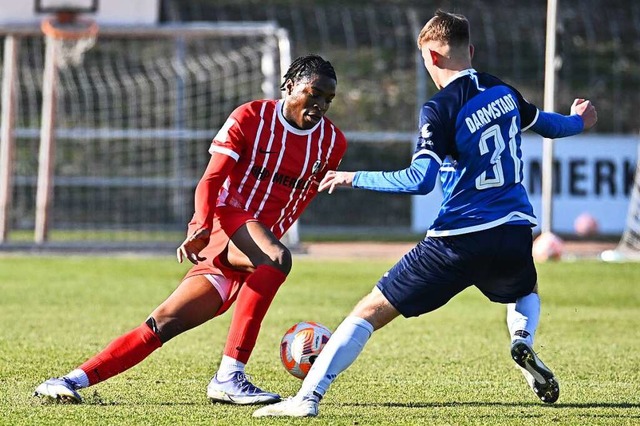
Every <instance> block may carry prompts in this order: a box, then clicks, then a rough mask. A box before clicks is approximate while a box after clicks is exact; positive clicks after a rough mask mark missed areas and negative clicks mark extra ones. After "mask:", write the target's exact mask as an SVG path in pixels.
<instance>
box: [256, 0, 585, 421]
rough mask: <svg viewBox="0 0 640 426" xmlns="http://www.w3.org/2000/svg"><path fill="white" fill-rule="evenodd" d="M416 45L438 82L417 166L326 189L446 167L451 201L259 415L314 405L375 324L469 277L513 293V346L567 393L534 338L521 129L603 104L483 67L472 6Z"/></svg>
mask: <svg viewBox="0 0 640 426" xmlns="http://www.w3.org/2000/svg"><path fill="white" fill-rule="evenodd" d="M418 47H419V48H420V50H421V52H422V57H423V58H424V64H425V67H426V68H427V71H428V72H429V74H430V76H431V78H432V79H433V81H434V83H435V84H436V86H437V87H438V88H439V89H440V91H439V92H438V93H437V94H436V95H435V96H433V98H432V99H431V100H429V101H428V102H427V103H426V104H424V106H423V107H422V111H421V113H420V124H419V129H420V130H419V132H420V133H419V135H418V141H417V146H416V149H415V154H414V155H413V158H412V162H411V165H410V166H409V167H408V168H406V169H404V170H399V171H390V172H368V171H361V172H335V171H330V172H328V173H327V175H326V177H325V178H324V179H323V181H322V182H321V183H320V188H319V189H320V190H321V191H322V190H326V189H328V190H329V193H331V192H332V191H333V189H334V188H335V187H337V186H352V187H354V188H363V189H369V190H373V191H383V192H392V193H409V194H427V193H429V192H430V191H431V190H432V189H433V188H434V186H435V182H436V179H437V177H438V174H439V175H440V180H441V182H442V189H443V193H444V200H443V201H442V205H441V208H440V211H439V213H438V216H437V217H436V219H435V221H434V222H433V224H432V225H431V227H430V228H429V230H428V231H427V235H426V237H425V239H424V240H422V241H420V242H419V243H418V244H417V245H416V247H415V248H413V249H412V250H411V251H410V252H409V253H407V254H406V255H405V256H404V257H403V258H402V259H400V261H399V262H398V263H397V264H396V265H395V266H393V267H392V268H391V269H390V270H389V271H388V272H386V273H385V274H384V275H383V277H382V278H381V279H380V281H379V282H378V284H377V285H376V286H375V287H374V289H373V291H372V292H371V293H370V294H369V295H367V296H365V297H364V298H363V299H362V300H361V301H360V302H359V303H358V304H357V305H356V307H355V308H354V309H353V311H352V312H351V314H350V315H349V316H348V317H347V318H346V319H345V320H344V321H343V322H342V323H341V324H340V326H339V327H338V328H337V329H336V331H335V332H334V333H333V335H332V337H331V339H329V342H328V343H327V345H326V346H325V348H324V349H323V351H322V352H321V354H320V356H319V357H318V358H317V359H316V361H315V363H314V365H313V367H312V368H311V370H310V372H309V374H308V375H307V377H306V378H305V380H304V382H303V384H302V386H301V388H300V390H299V392H298V393H297V394H296V396H294V397H293V398H290V399H287V400H285V401H282V402H280V403H277V404H274V405H269V406H266V407H263V408H261V409H259V410H257V411H256V412H254V416H256V417H262V416H292V417H309V416H316V415H317V414H318V404H319V402H320V400H321V399H322V397H323V395H324V394H325V393H326V391H327V389H328V388H329V386H330V385H331V383H332V382H333V381H334V380H335V378H336V376H337V375H338V374H340V373H341V372H342V371H344V370H345V369H346V368H347V367H348V366H349V365H351V363H352V362H353V361H354V360H355V359H356V358H357V357H358V355H359V354H360V352H361V351H362V349H363V347H364V345H365V344H366V342H367V341H368V339H369V338H370V336H371V334H372V333H373V331H374V330H378V329H380V328H381V327H383V326H384V325H386V324H388V323H389V322H390V321H391V320H393V319H394V318H396V317H397V316H399V315H403V316H405V317H413V316H418V315H422V314H424V313H427V312H430V311H433V310H435V309H437V308H439V307H441V306H443V305H444V304H446V303H447V302H448V301H449V300H450V299H451V298H452V297H454V296H455V295H456V294H458V293H460V292H461V291H463V290H464V289H465V288H467V287H469V286H471V285H474V286H476V287H477V288H478V289H479V290H480V291H481V292H482V293H483V294H484V295H485V296H486V297H487V298H488V299H489V300H491V301H493V302H498V303H504V304H506V306H507V326H508V329H509V333H510V335H511V357H512V358H513V360H514V361H515V362H516V364H517V365H518V366H519V367H520V369H521V370H522V372H523V374H524V376H525V378H526V379H527V382H528V384H529V385H530V387H531V388H532V389H533V391H534V392H535V393H536V395H537V396H538V397H539V398H540V399H541V400H542V401H543V402H546V403H553V402H555V401H556V400H557V399H558V396H559V393H560V388H559V384H558V381H557V380H556V378H555V377H554V375H553V372H552V371H551V370H550V369H549V368H548V367H546V366H545V365H544V363H543V362H542V361H541V360H540V358H538V356H537V355H536V353H535V352H534V351H533V349H532V348H533V337H534V334H535V331H536V328H537V325H538V321H539V318H540V299H539V297H538V294H537V274H536V268H535V265H534V262H533V258H532V255H531V248H532V227H533V226H535V225H536V224H537V220H536V217H535V215H534V213H533V208H532V206H531V203H530V202H529V199H528V196H527V193H526V190H525V188H524V186H523V185H522V180H523V176H522V171H523V168H522V152H521V134H522V132H523V131H524V130H527V129H531V130H533V131H534V132H536V133H538V134H540V135H542V136H544V137H549V138H560V137H566V136H571V135H576V134H578V133H580V132H582V131H583V130H585V129H589V128H590V127H592V126H593V125H594V124H595V123H596V121H597V114H596V110H595V108H594V106H593V105H592V104H591V103H590V102H589V101H588V100H585V99H576V100H575V101H574V103H573V105H572V107H571V115H568V116H565V115H561V114H556V113H549V112H543V111H540V110H538V108H536V107H535V106H534V105H533V104H531V103H529V102H527V100H525V99H524V98H523V97H522V95H521V94H520V93H519V92H518V91H517V90H516V89H515V88H513V87H511V86H509V85H508V84H506V83H504V82H503V81H501V80H500V79H498V78H496V77H494V76H492V75H489V74H486V73H480V72H477V71H476V70H474V69H473V68H472V66H471V58H472V56H473V46H472V45H471V44H470V39H469V22H468V21H467V19H466V18H465V17H464V16H461V15H457V14H452V13H447V12H443V11H440V10H439V11H437V12H436V13H435V16H434V17H433V18H431V19H430V20H429V22H427V24H426V25H425V26H424V28H423V29H422V31H421V32H420V35H419V36H418Z"/></svg>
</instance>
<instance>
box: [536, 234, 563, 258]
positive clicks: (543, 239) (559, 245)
mask: <svg viewBox="0 0 640 426" xmlns="http://www.w3.org/2000/svg"><path fill="white" fill-rule="evenodd" d="M563 251H564V242H563V241H562V240H561V239H560V237H558V236H557V235H555V234H553V233H551V232H543V233H542V234H540V235H539V236H538V238H536V239H535V240H534V241H533V252H532V253H531V254H532V255H533V259H534V260H535V261H536V262H546V261H548V260H560V258H562V252H563Z"/></svg>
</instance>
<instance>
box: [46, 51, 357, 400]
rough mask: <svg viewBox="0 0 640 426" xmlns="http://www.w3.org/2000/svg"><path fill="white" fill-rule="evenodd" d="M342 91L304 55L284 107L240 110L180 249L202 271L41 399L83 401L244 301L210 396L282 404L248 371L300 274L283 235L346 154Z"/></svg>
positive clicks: (274, 103)
mask: <svg viewBox="0 0 640 426" xmlns="http://www.w3.org/2000/svg"><path fill="white" fill-rule="evenodd" d="M336 84H337V78H336V74H335V71H334V69H333V67H332V66H331V63H330V62H328V61H325V60H324V59H323V58H321V57H320V56H317V55H308V56H303V57H300V58H298V59H296V60H295V61H294V62H293V63H292V64H291V66H290V67H289V69H288V70H287V73H286V74H285V75H284V82H283V84H282V86H281V90H283V91H284V93H285V96H284V98H283V99H282V100H256V101H252V102H249V103H246V104H244V105H241V106H240V107H238V108H236V110H235V111H233V113H232V114H231V115H230V116H229V118H228V119H227V121H226V123H225V124H224V125H223V126H222V128H221V129H220V131H219V132H218V134H217V135H216V136H215V137H214V139H213V141H212V143H211V146H210V148H209V152H210V153H211V159H210V161H209V164H208V166H207V169H206V171H205V173H204V175H203V177H202V178H201V180H200V182H199V183H198V185H197V187H196V191H195V214H194V216H193V219H192V220H191V222H190V223H189V229H188V233H187V238H186V239H185V241H184V242H183V243H182V244H181V245H180V247H179V248H178V249H177V257H178V261H179V262H182V261H183V260H184V259H187V260H189V261H191V262H192V263H194V266H193V267H192V268H191V269H190V270H189V271H188V272H187V274H186V275H185V277H184V279H183V280H182V282H181V283H180V285H179V286H178V287H177V288H176V290H175V291H174V292H173V293H172V294H171V295H170V296H169V297H168V298H167V299H166V300H165V301H164V302H163V303H161V304H160V306H158V307H157V308H156V309H155V310H154V311H153V312H152V313H151V315H150V316H149V317H148V318H147V320H146V321H145V322H144V323H142V324H141V325H140V326H138V327H137V328H135V329H133V330H132V331H130V332H128V333H126V334H124V335H122V336H120V337H119V338H117V339H115V340H114V341H112V342H111V343H110V344H109V345H108V346H107V347H106V348H105V349H104V350H103V351H102V352H100V353H98V354H96V355H95V356H93V357H92V358H90V359H89V360H87V361H86V362H85V363H83V364H82V365H80V366H79V367H77V368H76V369H74V370H72V371H71V372H69V374H67V375H65V376H63V377H59V378H52V379H49V380H47V381H45V382H43V383H42V384H40V385H39V386H38V387H37V388H36V391H35V394H36V395H38V396H43V397H47V398H51V399H55V400H57V401H61V402H72V403H78V402H81V401H82V398H81V396H80V394H79V393H78V392H77V391H78V389H81V388H85V387H88V386H92V385H95V384H96V383H99V382H101V381H104V380H106V379H108V378H110V377H112V376H114V375H116V374H119V373H121V372H123V371H125V370H127V369H129V368H131V367H133V366H134V365H136V364H138V363H139V362H140V361H142V360H143V359H145V358H146V357H147V356H149V355H150V354H151V353H152V352H153V351H154V350H156V349H158V348H159V347H160V346H162V345H163V344H164V343H165V342H167V341H168V340H170V339H171V338H173V337H175V336H177V335H178V334H180V333H182V332H184V331H187V330H189V329H191V328H194V327H196V326H198V325H200V324H203V323H204V322H206V321H208V320H210V319H211V318H214V317H216V316H218V315H221V314H222V313H224V312H225V311H226V310H227V309H228V308H229V307H230V306H231V304H233V303H234V302H235V303H236V307H235V310H234V313H233V318H232V320H231V325H230V328H229V333H228V336H227V341H226V345H225V348H224V353H223V357H222V361H221V363H220V366H219V368H218V371H217V372H216V374H215V375H214V377H213V378H212V379H211V382H210V383H209V385H208V387H207V396H208V397H209V399H211V400H212V401H214V402H217V401H219V402H229V403H235V404H261V403H271V402H276V401H278V400H279V399H280V396H279V395H277V394H275V393H271V392H266V391H263V390H262V389H260V388H258V387H257V386H255V385H253V384H252V383H251V382H250V381H249V380H248V379H247V376H246V375H245V372H244V369H245V364H246V363H247V361H248V360H249V357H250V355H251V352H252V350H253V348H254V346H255V343H256V340H257V337H258V333H259V331H260V325H261V323H262V320H263V318H264V317H265V315H266V313H267V310H268V308H269V306H270V304H271V302H272V300H273V298H274V296H275V294H276V292H277V291H278V288H279V287H280V285H281V284H282V283H283V282H284V281H285V279H286V278H287V274H288V273H289V271H290V270H291V253H290V251H289V250H288V249H287V248H286V247H285V246H284V245H283V244H282V243H281V242H280V238H281V237H282V235H283V234H284V233H285V232H286V231H287V229H289V227H290V226H291V225H292V224H293V223H294V222H295V220H296V219H297V218H298V217H299V216H300V214H301V213H302V212H303V211H304V209H305V208H306V207H307V205H308V204H309V202H310V201H311V200H312V199H313V198H314V197H315V196H316V194H317V190H318V183H319V182H320V181H321V180H322V178H323V177H324V174H325V173H326V171H327V170H333V169H336V168H337V167H338V165H339V163H340V160H341V159H342V156H343V155H344V152H345V149H346V140H345V137H344V135H343V133H342V132H341V131H340V130H339V129H338V128H337V127H335V126H334V124H333V123H332V122H331V121H330V120H329V119H328V118H326V117H325V113H326V112H327V110H328V109H329V106H330V104H331V101H332V100H333V98H334V96H335V91H336Z"/></svg>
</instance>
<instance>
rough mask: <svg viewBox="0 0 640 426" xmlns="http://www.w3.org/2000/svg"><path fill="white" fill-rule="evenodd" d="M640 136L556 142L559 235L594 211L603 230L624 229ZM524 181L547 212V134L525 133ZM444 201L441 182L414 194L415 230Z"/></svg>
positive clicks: (430, 218) (538, 210) (538, 209)
mask: <svg viewBox="0 0 640 426" xmlns="http://www.w3.org/2000/svg"><path fill="white" fill-rule="evenodd" d="M638 142H640V138H638V137H636V136H628V135H578V136H574V137H570V138H565V139H557V140H556V141H555V142H554V158H555V160H554V176H555V179H554V183H553V187H554V191H553V194H554V195H553V219H552V220H553V223H552V225H551V229H552V230H553V232H556V233H559V234H572V233H574V228H573V223H574V221H575V219H576V217H578V216H579V215H580V214H582V213H589V214H591V215H592V216H593V217H594V218H595V219H596V220H597V221H598V224H599V228H600V233H601V234H605V235H615V234H621V233H622V231H623V230H624V225H625V222H626V216H627V208H628V205H629V195H630V194H631V190H632V188H633V178H634V172H635V167H636V161H637V156H638ZM522 151H523V161H524V182H523V184H524V185H525V187H526V189H527V192H528V193H529V198H530V200H531V203H532V204H533V209H534V212H535V213H536V216H537V217H538V221H539V222H540V221H541V213H542V197H541V195H542V194H541V188H542V138H541V137H539V136H537V135H535V134H525V135H524V137H523V142H522ZM441 201H442V190H441V189H440V188H439V187H437V188H436V189H435V190H434V191H433V192H432V193H431V194H429V195H426V196H414V197H413V202H412V210H413V211H412V230H413V231H414V232H423V231H426V229H427V228H428V227H429V225H431V222H432V221H433V219H434V218H435V216H436V214H437V213H438V209H439V207H440V202H441ZM536 230H537V231H539V230H540V229H539V226H538V228H536Z"/></svg>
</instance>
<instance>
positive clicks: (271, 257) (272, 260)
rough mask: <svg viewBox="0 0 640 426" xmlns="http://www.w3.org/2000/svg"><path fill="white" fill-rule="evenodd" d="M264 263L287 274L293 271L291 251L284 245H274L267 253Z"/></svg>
mask: <svg viewBox="0 0 640 426" xmlns="http://www.w3.org/2000/svg"><path fill="white" fill-rule="evenodd" d="M263 264H265V265H269V266H272V267H274V268H277V269H279V270H280V271H282V272H284V273H285V274H289V271H291V265H292V264H293V261H292V256H291V251H290V250H289V249H288V248H287V247H286V246H284V245H282V244H280V245H277V246H273V247H272V248H271V249H270V250H269V252H268V253H265V258H264V261H263Z"/></svg>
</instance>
